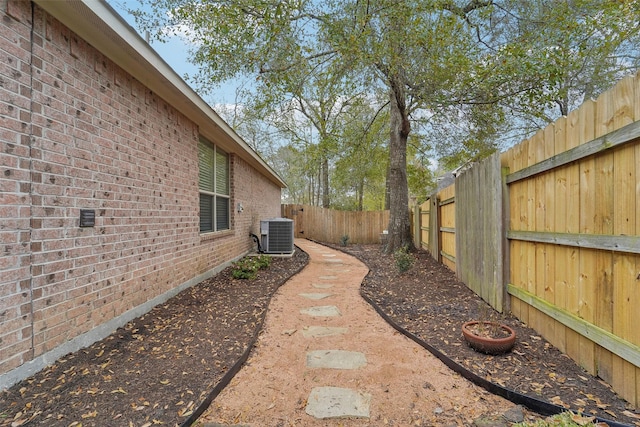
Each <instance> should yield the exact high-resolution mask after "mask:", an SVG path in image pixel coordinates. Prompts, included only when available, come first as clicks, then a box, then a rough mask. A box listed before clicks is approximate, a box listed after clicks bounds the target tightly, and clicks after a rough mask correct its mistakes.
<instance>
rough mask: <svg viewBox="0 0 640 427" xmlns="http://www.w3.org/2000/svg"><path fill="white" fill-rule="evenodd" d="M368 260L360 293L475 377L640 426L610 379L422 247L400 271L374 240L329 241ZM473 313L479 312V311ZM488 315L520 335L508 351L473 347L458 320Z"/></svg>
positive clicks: (574, 408) (549, 400)
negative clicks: (486, 298)
mask: <svg viewBox="0 0 640 427" xmlns="http://www.w3.org/2000/svg"><path fill="white" fill-rule="evenodd" d="M334 248H336V249H341V250H344V251H345V252H347V253H350V254H351V255H354V256H356V257H357V258H359V259H360V260H361V261H363V262H364V263H365V264H367V266H369V269H370V272H369V275H368V276H367V277H366V278H365V280H364V283H363V284H362V288H361V292H362V293H363V294H364V295H366V296H367V297H368V298H370V299H371V300H372V301H374V302H375V303H376V304H377V305H378V306H379V307H381V308H382V311H383V312H384V313H385V314H387V315H388V316H389V317H390V318H391V319H392V320H393V321H394V322H395V323H397V324H398V325H399V326H401V327H402V328H403V329H405V330H407V331H409V332H410V333H412V334H414V335H415V336H417V337H419V338H420V339H421V340H422V341H425V342H426V343H428V344H429V345H431V346H432V347H434V348H436V349H437V350H439V351H440V352H442V353H444V354H445V355H447V357H449V358H450V359H453V360H454V361H456V362H457V363H458V364H459V365H462V366H464V367H465V368H467V369H468V370H470V371H471V372H473V373H475V374H477V375H478V376H480V377H482V378H485V379H487V380H489V381H491V382H493V383H494V384H499V385H501V386H503V387H505V388H507V389H510V390H513V391H516V392H518V393H520V394H524V395H527V396H531V397H534V398H536V399H540V400H544V401H547V402H551V403H554V404H556V405H558V406H562V407H566V408H570V409H571V410H574V411H581V412H583V413H584V414H585V415H591V416H597V417H600V418H602V419H608V420H612V421H616V422H618V423H624V424H629V425H632V426H633V425H635V426H640V415H638V412H634V411H633V409H632V408H631V407H630V406H628V404H627V402H626V401H624V400H623V399H621V398H619V397H618V396H617V395H616V394H615V393H614V392H613V390H612V389H611V388H610V386H609V385H607V384H606V383H604V382H603V381H601V380H600V379H599V378H595V377H593V376H592V375H590V374H588V373H587V372H586V371H585V370H583V369H582V368H581V367H580V366H578V365H577V364H576V363H575V362H574V361H573V360H572V359H570V358H569V357H567V356H566V355H564V354H563V353H561V352H560V351H559V350H558V349H557V348H555V347H553V346H552V345H551V344H549V343H548V342H547V341H546V340H545V339H544V338H542V337H541V336H540V335H539V333H538V332H536V331H535V330H533V329H531V328H528V327H527V326H526V325H524V324H523V323H522V322H520V321H519V320H518V319H516V318H515V317H513V316H508V315H502V314H500V313H498V312H495V311H494V310H493V309H491V308H490V307H489V306H488V305H487V304H485V303H484V302H483V301H482V299H481V298H480V297H478V296H477V295H476V294H475V293H474V292H473V291H471V290H470V289H469V288H468V287H466V286H465V285H464V284H463V283H462V282H459V281H458V280H457V279H456V277H455V274H454V273H453V272H452V271H451V270H449V269H448V268H446V267H445V266H443V265H442V264H439V263H438V262H436V261H435V260H434V259H433V258H432V257H431V256H430V255H429V254H428V253H427V252H425V251H419V252H417V253H415V254H414V255H415V259H416V261H415V263H414V265H413V267H412V268H411V269H410V270H409V271H407V272H405V273H400V272H399V270H398V268H397V267H396V264H395V261H394V259H393V257H392V256H385V255H382V254H381V247H380V245H351V246H348V247H347V248H341V247H337V246H334ZM479 311H483V313H482V314H479ZM487 312H488V314H489V315H490V316H491V317H492V318H494V319H495V320H498V321H500V322H502V323H505V324H507V325H508V326H510V327H512V328H513V329H514V330H515V331H516V334H517V337H518V340H517V342H516V345H515V347H514V348H513V350H512V351H511V352H510V353H507V354H504V355H500V356H488V355H485V354H481V353H478V352H476V351H475V350H473V349H471V348H470V347H469V346H468V345H467V344H466V342H465V341H464V339H463V338H462V333H461V325H462V324H463V323H464V322H466V321H470V320H478V318H479V317H482V316H486V315H487Z"/></svg>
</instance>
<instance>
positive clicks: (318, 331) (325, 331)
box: [302, 326, 349, 338]
mask: <svg viewBox="0 0 640 427" xmlns="http://www.w3.org/2000/svg"><path fill="white" fill-rule="evenodd" d="M348 331H349V328H339V327H331V326H305V327H304V328H302V336H304V337H305V338H321V337H331V336H334V335H344V334H346V333H347V332H348Z"/></svg>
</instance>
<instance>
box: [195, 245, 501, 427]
mask: <svg viewBox="0 0 640 427" xmlns="http://www.w3.org/2000/svg"><path fill="white" fill-rule="evenodd" d="M296 245H298V246H299V247H300V248H302V250H304V251H305V252H307V253H308V254H309V255H310V258H311V259H310V262H309V265H308V266H307V267H306V268H305V269H304V270H303V271H301V272H300V273H299V274H297V275H295V276H293V277H292V278H291V279H290V280H289V281H288V282H287V283H286V284H285V285H284V286H282V287H281V288H280V289H279V290H278V292H277V293H276V295H274V298H273V299H272V301H271V304H270V307H269V311H268V312H267V317H266V320H265V325H264V328H263V330H262V331H261V334H260V337H259V338H258V341H257V342H256V345H255V348H254V349H253V350H252V354H251V356H250V358H249V360H248V361H247V363H246V364H245V365H244V366H243V367H242V369H241V370H240V372H238V373H237V374H236V376H235V377H234V378H233V379H232V381H231V383H230V384H229V385H227V386H226V387H225V388H224V390H222V392H221V393H220V395H219V396H218V397H216V399H215V400H214V401H213V402H212V404H211V406H210V407H209V409H208V410H207V412H206V413H205V414H204V415H203V416H202V417H201V418H200V419H199V421H201V422H202V423H203V424H202V425H203V427H221V426H225V427H226V426H234V427H240V426H247V427H259V426H275V425H282V426H285V425H296V426H307V427H327V426H338V425H340V426H344V427H355V426H358V427H361V426H364V425H380V426H383V425H395V426H401V425H402V426H405V425H406V426H409V425H411V426H422V427H425V426H433V425H470V423H469V422H467V421H468V419H465V418H464V417H471V416H473V419H475V418H476V414H485V413H493V412H495V411H497V410H499V409H498V408H505V410H506V409H508V408H509V406H507V405H505V403H504V402H502V401H500V400H499V399H498V398H496V397H495V396H492V395H490V394H488V393H486V392H484V391H481V390H478V389H477V388H475V387H474V386H471V385H470V384H469V383H468V382H467V381H466V380H464V379H462V378H461V377H460V376H457V375H453V374H452V372H451V371H450V370H449V369H448V368H447V367H446V366H445V365H444V364H442V363H441V362H440V361H439V360H437V359H435V358H434V357H433V356H431V355H430V354H429V353H428V352H426V351H424V349H422V348H419V346H418V345H417V344H415V343H413V341H411V340H409V339H408V338H406V337H404V336H402V335H401V334H399V333H398V332H397V331H395V330H394V329H393V328H392V327H391V326H389V325H388V324H386V323H385V322H384V320H382V319H381V318H380V316H379V315H378V314H377V313H376V312H375V310H373V309H372V308H371V307H370V306H369V305H368V304H367V303H366V302H365V301H363V300H362V298H361V296H360V293H359V287H360V283H361V281H362V280H363V278H364V277H365V276H366V274H367V268H366V266H364V265H362V264H361V263H360V262H359V261H357V260H356V259H355V258H353V257H349V256H346V255H344V254H341V253H340V252H338V251H333V252H330V251H329V250H328V249H327V248H326V247H323V246H321V245H318V244H315V243H313V242H310V241H307V240H301V241H296ZM323 253H324V254H325V255H328V254H334V253H335V254H336V256H333V257H329V256H327V257H324V256H322V255H323ZM327 260H332V261H338V260H341V261H342V263H340V264H339V263H335V264H333V263H327ZM324 301H326V302H331V304H324V303H323V302H324ZM461 414H463V415H461ZM387 421H388V422H387ZM221 422H224V423H226V424H220V423H221ZM211 423H213V424H211ZM461 423H462V424H461Z"/></svg>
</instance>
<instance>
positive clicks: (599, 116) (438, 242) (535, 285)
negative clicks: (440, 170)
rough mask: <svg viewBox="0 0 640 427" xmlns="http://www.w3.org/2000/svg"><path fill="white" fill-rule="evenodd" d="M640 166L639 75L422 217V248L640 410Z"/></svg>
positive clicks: (475, 173) (494, 162) (469, 174)
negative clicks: (609, 385) (453, 256)
mask: <svg viewBox="0 0 640 427" xmlns="http://www.w3.org/2000/svg"><path fill="white" fill-rule="evenodd" d="M639 166H640V77H639V76H638V75H636V76H635V77H628V78H626V79H624V80H622V81H621V82H619V83H618V84H617V85H616V86H615V87H614V88H612V89H611V90H609V91H608V92H606V93H604V94H602V95H601V96H600V97H599V98H598V100H597V101H588V102H586V103H585V104H583V105H582V106H581V108H579V109H578V110H576V111H574V112H572V113H570V114H569V115H568V116H567V117H563V118H561V119H559V120H558V121H556V122H555V123H554V124H552V125H550V126H548V127H547V128H546V129H544V130H542V131H540V132H538V133H537V134H536V135H534V136H533V137H532V138H530V139H528V140H526V141H523V142H522V143H520V144H518V145H516V146H514V147H513V148H511V149H509V150H508V151H506V152H504V153H501V154H496V155H494V156H492V157H491V158H489V159H487V160H485V161H483V162H481V163H479V164H476V165H474V166H473V167H472V168H471V169H469V170H467V171H465V172H463V173H462V174H460V176H458V177H457V179H456V182H455V184H454V185H453V186H450V187H448V188H447V189H444V190H442V191H440V192H438V193H437V194H433V195H432V196H431V198H430V200H428V201H427V203H425V204H424V205H422V206H420V207H417V208H416V212H415V215H416V217H417V218H420V221H419V223H418V224H416V228H417V229H419V230H420V233H416V236H417V237H419V239H420V242H419V244H420V245H421V246H422V247H425V248H427V249H428V250H429V251H430V252H431V253H432V255H433V256H434V257H436V258H438V259H440V260H441V261H442V262H444V263H445V264H447V265H449V266H450V268H452V270H454V271H455V272H456V274H457V275H458V277H459V278H460V279H461V280H462V281H464V282H465V283H466V284H467V285H468V286H469V287H470V288H472V289H474V291H476V293H478V294H479V295H480V296H482V297H483V299H485V300H486V301H487V302H489V303H490V304H491V305H493V306H494V307H495V308H497V309H498V310H503V309H507V310H511V312H512V313H513V314H514V315H516V316H517V317H518V318H520V319H521V320H523V321H524V322H525V323H527V324H528V325H530V326H531V327H533V328H534V329H536V330H537V331H538V332H539V333H540V334H542V335H543V336H544V337H545V338H546V339H547V340H548V341H550V342H551V343H552V344H553V345H555V346H556V347H558V348H559V349H560V350H561V351H563V352H565V353H566V354H567V355H568V356H570V357H571V358H573V359H574V360H576V361H577V362H578V363H579V364H580V365H581V366H583V367H584V368H585V369H586V370H587V371H589V372H590V373H592V374H594V375H597V376H599V377H601V378H603V379H604V380H605V381H607V382H608V383H609V384H611V385H612V387H613V388H614V390H615V391H616V392H617V393H619V394H620V395H621V396H622V397H624V398H625V399H626V400H627V401H629V402H630V403H631V404H633V405H635V406H636V407H640V328H638V326H637V325H638V323H640V309H639V307H640V170H639V169H640V168H639ZM447 191H449V193H447ZM452 192H453V193H454V196H453V200H452V199H451V197H452V196H451V193H452ZM445 202H448V203H447V204H445ZM449 205H453V206H454V208H453V209H447V207H448V206H449ZM451 217H453V218H451ZM417 222H418V221H417ZM451 235H454V236H455V238H454V239H453V241H454V243H453V244H454V246H453V252H452V249H451V246H450V244H451V243H450V242H451ZM447 242H449V243H447ZM452 253H453V254H455V258H453V262H454V265H453V266H451V265H450V263H451V261H452V260H451V259H450V255H451V254H452Z"/></svg>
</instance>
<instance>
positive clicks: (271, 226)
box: [260, 218, 294, 254]
mask: <svg viewBox="0 0 640 427" xmlns="http://www.w3.org/2000/svg"><path fill="white" fill-rule="evenodd" d="M260 240H261V242H262V251H263V252H264V253H266V254H292V253H293V251H294V246H293V220H291V219H288V218H271V219H266V220H263V221H260Z"/></svg>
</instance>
